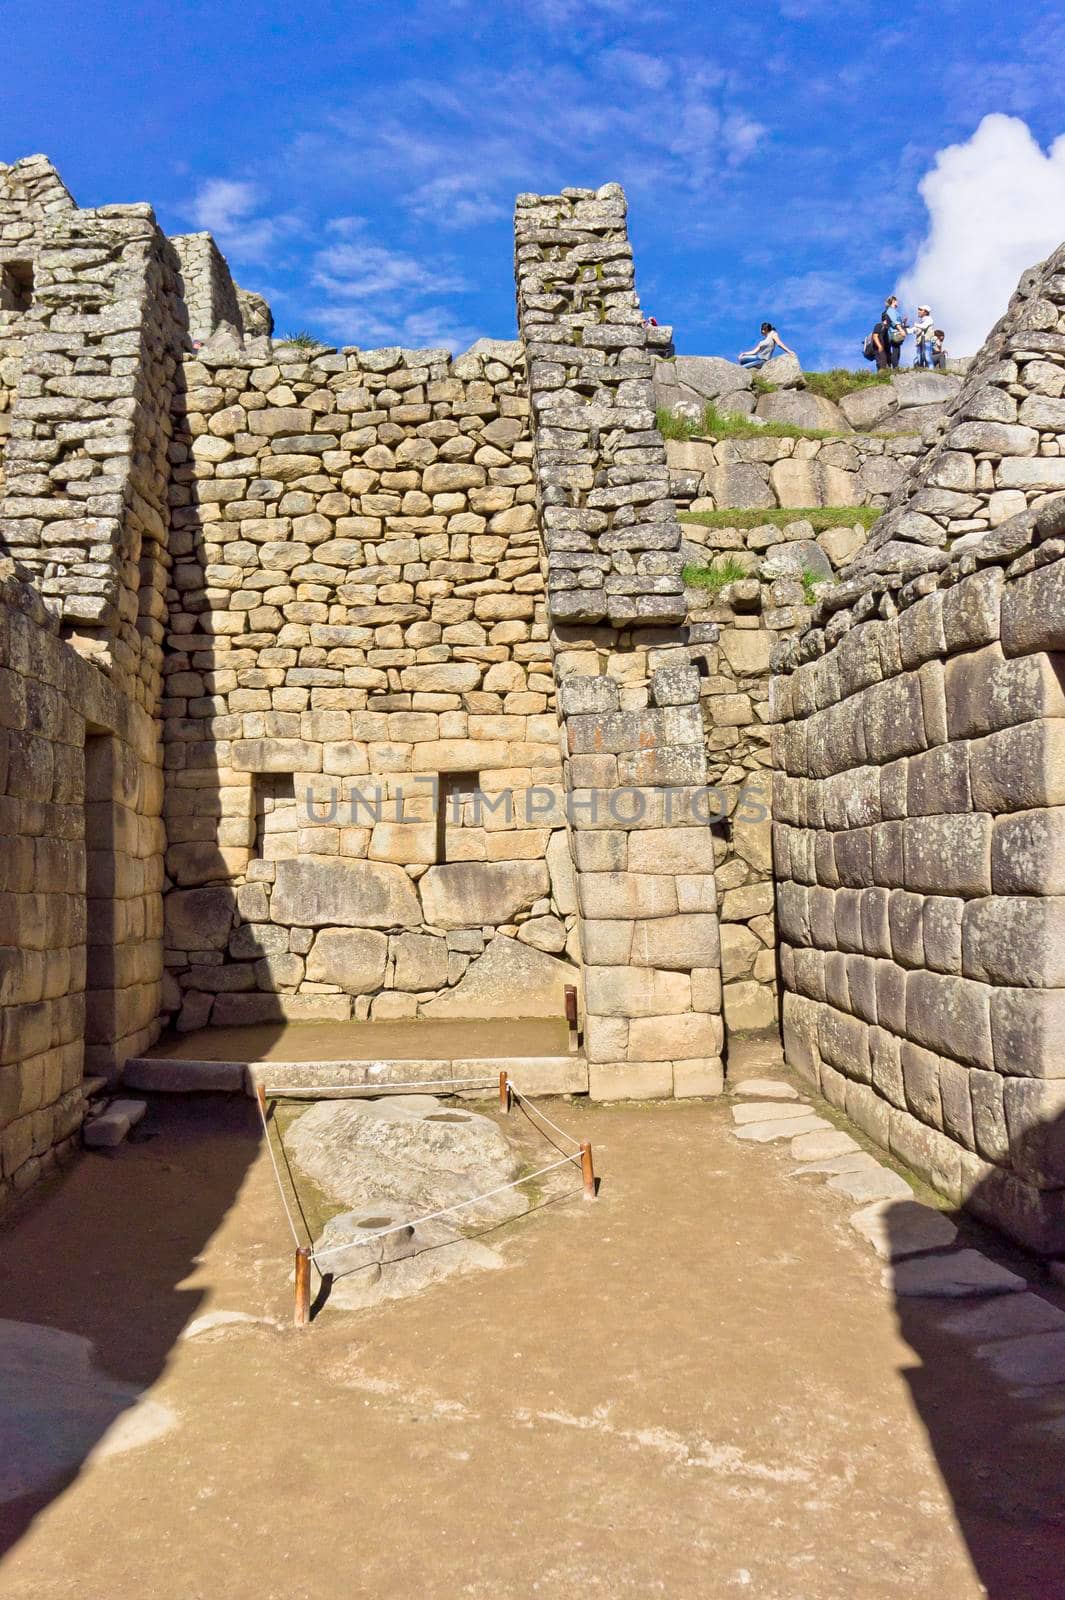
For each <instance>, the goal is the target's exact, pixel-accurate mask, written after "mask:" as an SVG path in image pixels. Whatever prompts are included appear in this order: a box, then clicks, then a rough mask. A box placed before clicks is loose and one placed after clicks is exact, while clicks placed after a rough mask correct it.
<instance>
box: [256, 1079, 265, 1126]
mask: <svg viewBox="0 0 1065 1600" xmlns="http://www.w3.org/2000/svg"><path fill="white" fill-rule="evenodd" d="M255 1098H256V1100H258V1102H259V1110H260V1111H261V1112H262V1114H263V1121H264V1122H265V1121H266V1090H265V1089H264V1088H263V1086H262V1084H261V1083H257V1084H256V1085H255Z"/></svg>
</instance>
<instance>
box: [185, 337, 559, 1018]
mask: <svg viewBox="0 0 1065 1600" xmlns="http://www.w3.org/2000/svg"><path fill="white" fill-rule="evenodd" d="M184 384H185V389H184V394H183V397H182V406H183V425H182V428H181V429H180V432H179V437H178V439H177V441H176V443H175V451H174V469H173V474H172V488H171V499H172V511H171V517H172V534H171V552H172V555H173V559H174V567H173V575H172V576H173V586H172V589H171V591H170V592H169V594H168V597H167V599H168V612H169V630H170V632H169V637H168V644H169V652H168V660H167V674H168V676H167V690H168V693H167V697H166V700H165V702H164V707H163V710H164V717H165V721H166V742H167V833H168V841H169V848H168V853H167V867H168V871H169V874H170V878H171V880H172V882H173V884H174V885H175V888H174V889H173V890H172V892H171V893H170V895H169V896H168V901H167V919H168V920H167V944H168V957H167V960H168V970H169V973H170V983H169V988H168V999H167V1007H168V1010H169V1011H171V1012H173V1013H175V1014H176V1017H177V1022H178V1027H179V1028H191V1027H198V1026H201V1025H202V1024H204V1023H206V1022H208V1021H210V1022H212V1023H214V1024H227V1023H228V1024H232V1023H242V1022H260V1021H265V1020H273V1019H285V1018H303V1019H319V1020H321V1019H333V1020H346V1019H348V1018H349V1017H351V1016H354V1017H356V1018H365V1017H366V1016H371V1017H374V1018H388V1017H392V1018H395V1017H414V1016H423V1017H448V1016H458V1017H462V1016H472V1017H492V1016H514V1015H516V1014H519V1011H520V1014H525V1015H530V1016H553V1017H555V1018H561V1017H562V1015H563V1011H564V993H563V991H564V989H565V986H566V984H567V982H576V981H577V980H578V968H577V967H576V965H574V964H573V963H575V961H576V959H577V944H576V934H575V931H574V923H575V914H576V903H575V898H574V889H573V883H572V873H571V870H570V866H569V860H568V855H567V852H566V846H565V835H564V833H563V832H562V823H563V820H564V819H563V814H562V808H561V766H560V755H559V747H558V738H559V735H558V724H557V720H556V714H555V694H554V683H553V679H552V675H551V659H550V646H549V643H548V638H547V620H546V611H545V606H544V589H543V577H542V574H541V563H540V545H539V533H538V528H537V518H536V507H535V504H534V499H535V488H534V483H533V472H532V459H531V458H532V445H531V442H530V438H529V429H528V412H529V404H528V400H527V398H526V395H525V371H524V359H523V355H522V351H521V347H520V345H518V344H516V343H506V342H493V341H482V344H481V345H480V346H475V347H474V350H473V351H471V352H470V353H469V354H468V355H466V356H464V357H461V358H460V359H459V360H457V361H452V359H451V357H450V356H449V354H448V352H447V351H444V350H419V351H415V350H399V349H385V350H377V351H362V352H360V351H356V350H350V351H344V352H340V353H335V352H325V353H322V354H319V355H316V356H315V357H314V358H313V359H312V358H309V357H308V356H307V354H306V353H305V352H299V351H293V350H291V349H290V350H289V352H288V355H287V357H286V355H285V353H284V352H280V353H279V360H278V361H275V360H272V359H267V358H258V357H255V358H253V357H250V356H244V357H243V358H242V357H241V356H240V354H239V352H238V353H236V354H234V353H233V352H232V351H226V352H225V353H221V354H218V353H216V354H213V355H212V354H208V353H207V352H206V351H201V352H200V354H199V357H197V356H195V355H193V356H190V357H189V358H188V359H187V360H186V363H185V369H184ZM516 1008H519V1009H518V1010H516Z"/></svg>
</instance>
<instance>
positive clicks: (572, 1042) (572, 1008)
mask: <svg viewBox="0 0 1065 1600" xmlns="http://www.w3.org/2000/svg"><path fill="white" fill-rule="evenodd" d="M566 1021H567V1023H568V1024H569V1047H570V1049H571V1050H576V1048H577V1041H578V1038H579V1036H580V1035H579V1031H578V1023H579V1018H578V1015H577V986H576V984H572V983H567V985H566Z"/></svg>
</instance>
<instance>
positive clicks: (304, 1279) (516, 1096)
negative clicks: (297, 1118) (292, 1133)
mask: <svg viewBox="0 0 1065 1600" xmlns="http://www.w3.org/2000/svg"><path fill="white" fill-rule="evenodd" d="M456 1084H459V1085H462V1086H464V1087H465V1086H469V1085H483V1084H484V1079H483V1078H437V1079H434V1080H430V1081H427V1082H419V1083H381V1084H373V1083H359V1084H341V1085H335V1084H299V1085H284V1084H283V1085H279V1086H277V1087H275V1088H272V1089H269V1090H267V1089H266V1087H265V1086H264V1085H263V1084H261V1083H260V1084H257V1085H256V1091H255V1103H256V1105H257V1106H258V1109H259V1120H260V1122H261V1123H262V1129H263V1138H264V1139H265V1141H266V1149H267V1154H268V1155H269V1157H270V1165H271V1166H272V1168H273V1171H274V1180H275V1182H276V1184H277V1192H278V1194H279V1195H280V1196H281V1204H282V1206H283V1207H284V1211H285V1217H286V1219H287V1221H288V1226H289V1232H290V1233H291V1234H292V1242H293V1244H294V1245H295V1247H296V1317H295V1320H296V1325H297V1326H298V1327H303V1326H306V1324H307V1323H308V1322H309V1320H310V1286H309V1278H308V1273H309V1269H310V1265H311V1263H313V1264H314V1266H315V1268H316V1269H317V1271H318V1273H319V1275H320V1276H322V1277H324V1276H325V1274H324V1273H323V1272H322V1268H321V1266H320V1265H319V1263H320V1262H322V1261H325V1260H327V1259H328V1258H329V1257H330V1256H335V1255H340V1254H342V1252H343V1251H345V1250H350V1249H352V1247H353V1246H355V1245H357V1244H361V1243H369V1242H370V1241H371V1240H373V1239H383V1238H386V1237H387V1236H388V1235H389V1234H392V1233H401V1232H403V1231H404V1230H405V1229H407V1228H412V1229H413V1228H417V1227H420V1226H421V1225H422V1223H425V1222H435V1221H436V1220H437V1218H439V1217H447V1216H450V1215H451V1214H452V1213H453V1212H455V1211H462V1210H464V1209H465V1208H466V1207H467V1206H473V1205H477V1204H479V1203H480V1201H482V1200H491V1199H493V1198H494V1197H495V1196H496V1195H497V1194H505V1193H506V1191H507V1190H508V1189H517V1188H519V1187H520V1186H521V1185H522V1184H523V1183H531V1182H533V1180H534V1179H536V1178H542V1177H545V1176H546V1174H547V1173H549V1172H557V1171H558V1169H559V1168H560V1167H566V1166H570V1165H572V1164H574V1163H577V1164H579V1166H580V1170H581V1176H582V1178H583V1181H584V1196H585V1199H587V1200H594V1198H595V1176H594V1172H593V1168H592V1150H591V1146H590V1145H589V1143H588V1142H587V1140H584V1139H575V1138H574V1137H573V1135H572V1134H571V1133H567V1132H566V1130H565V1128H560V1127H559V1125H558V1123H557V1122H553V1121H552V1120H551V1118H550V1117H549V1116H548V1115H547V1113H546V1112H544V1111H541V1110H540V1108H539V1106H537V1105H536V1103H535V1102H534V1101H533V1100H530V1098H529V1097H528V1095H524V1094H522V1093H521V1091H520V1090H519V1089H516V1088H515V1087H514V1084H513V1083H512V1082H511V1081H510V1077H509V1074H507V1073H505V1072H501V1073H500V1075H499V1087H500V1094H501V1095H502V1096H503V1098H504V1100H506V1101H507V1102H508V1103H509V1101H510V1099H513V1100H515V1101H516V1102H517V1104H518V1106H519V1108H520V1109H521V1111H522V1112H523V1113H524V1115H525V1116H526V1117H527V1118H528V1120H529V1121H530V1122H532V1117H533V1116H534V1115H535V1116H537V1117H539V1119H540V1121H541V1122H543V1123H545V1124H546V1125H547V1127H549V1128H551V1129H553V1130H554V1132H555V1133H557V1134H558V1135H559V1137H560V1138H562V1139H566V1140H568V1141H569V1143H570V1144H572V1145H573V1146H574V1147H575V1148H574V1151H573V1153H572V1154H571V1155H565V1154H563V1156H562V1158H561V1159H560V1160H559V1161H552V1162H551V1163H550V1164H549V1165H548V1166H546V1167H539V1168H538V1169H537V1170H536V1171H535V1172H526V1173H525V1174H524V1175H523V1176H522V1177H520V1178H512V1179H511V1181H510V1182H509V1183H501V1184H498V1185H497V1186H496V1187H495V1188H494V1189H487V1190H485V1192H484V1193H483V1194H475V1195H471V1196H470V1197H469V1198H468V1199H466V1200H456V1201H455V1203H454V1204H453V1205H450V1206H442V1207H441V1208H440V1210H438V1211H427V1212H426V1213H425V1214H424V1215H423V1216H420V1217H412V1218H411V1219H409V1220H408V1221H406V1222H397V1223H394V1224H393V1225H392V1226H391V1227H388V1228H374V1229H372V1230H369V1229H368V1230H367V1231H366V1232H365V1234H364V1236H363V1238H362V1239H361V1240H358V1241H356V1240H353V1239H349V1240H347V1241H345V1242H344V1243H343V1244H335V1245H329V1246H328V1247H327V1248H326V1249H324V1250H315V1248H314V1244H313V1240H312V1243H311V1244H310V1245H309V1246H308V1245H301V1244H300V1238H299V1234H298V1233H297V1231H296V1224H295V1222H294V1220H293V1216H292V1211H291V1208H290V1206H289V1203H288V1197H287V1195H286V1194H285V1186H284V1184H283V1183H282V1181H281V1170H280V1168H279V1167H278V1164H277V1158H276V1156H275V1155H274V1146H273V1140H272V1139H271V1137H270V1127H269V1124H268V1122H267V1119H266V1096H267V1094H270V1095H271V1096H274V1097H277V1096H281V1095H285V1094H291V1095H294V1096H296V1097H300V1096H304V1095H306V1093H307V1090H308V1089H327V1090H329V1091H330V1093H331V1094H332V1095H339V1094H342V1093H344V1092H345V1091H350V1090H352V1089H384V1090H387V1091H391V1090H395V1089H431V1088H443V1087H445V1086H447V1085H456ZM533 1126H534V1127H535V1126H536V1124H535V1123H533ZM539 1131H540V1132H541V1133H543V1129H542V1128H541V1129H540V1130H539ZM279 1137H280V1136H279ZM544 1137H545V1138H547V1135H546V1134H545V1135H544ZM548 1143H549V1144H553V1143H554V1141H553V1140H551V1139H548ZM555 1148H556V1149H557V1148H558V1146H557V1145H556V1146H555ZM282 1150H284V1145H282ZM286 1162H287V1156H286ZM289 1179H290V1181H291V1182H292V1185H293V1193H294V1195H295V1198H296V1204H297V1205H299V1194H298V1192H297V1191H296V1187H295V1180H294V1179H293V1178H292V1173H291V1169H290V1171H289ZM300 1214H301V1216H302V1215H303V1208H302V1206H300ZM303 1222H304V1226H305V1227H307V1219H306V1217H303ZM307 1233H308V1237H310V1228H309V1227H307Z"/></svg>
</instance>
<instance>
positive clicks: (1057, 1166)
mask: <svg viewBox="0 0 1065 1600" xmlns="http://www.w3.org/2000/svg"><path fill="white" fill-rule="evenodd" d="M1003 1107H1004V1111H1005V1118H1006V1132H1007V1137H1008V1139H1009V1152H1010V1165H1011V1166H1012V1167H1013V1168H1014V1170H1015V1171H1016V1172H1018V1173H1019V1174H1020V1175H1021V1176H1022V1177H1024V1178H1026V1179H1028V1181H1029V1182H1031V1183H1034V1184H1035V1185H1036V1187H1037V1188H1040V1189H1060V1188H1063V1187H1065V1080H1062V1079H1057V1080H1050V1081H1048V1080H1046V1079H1042V1080H1041V1079H1035V1078H1007V1079H1006V1080H1005V1082H1004V1084H1003Z"/></svg>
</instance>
